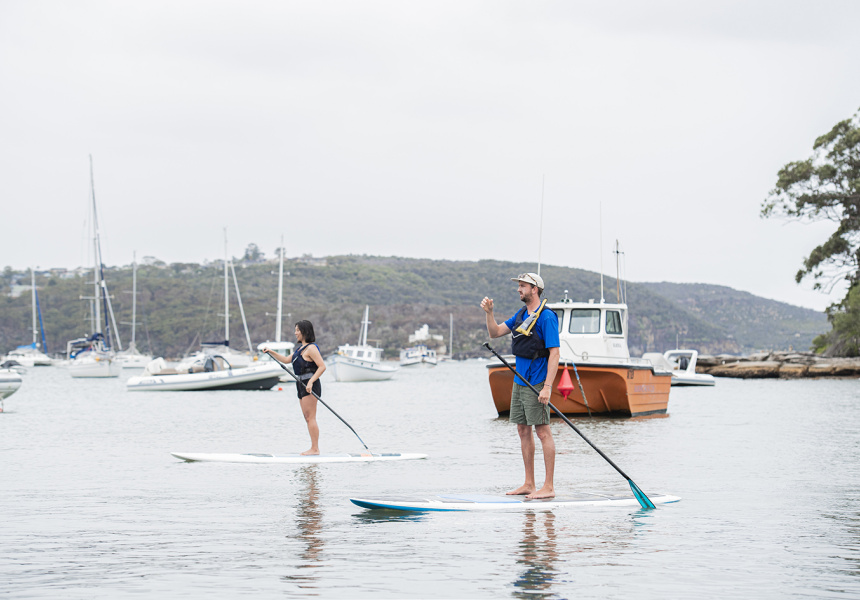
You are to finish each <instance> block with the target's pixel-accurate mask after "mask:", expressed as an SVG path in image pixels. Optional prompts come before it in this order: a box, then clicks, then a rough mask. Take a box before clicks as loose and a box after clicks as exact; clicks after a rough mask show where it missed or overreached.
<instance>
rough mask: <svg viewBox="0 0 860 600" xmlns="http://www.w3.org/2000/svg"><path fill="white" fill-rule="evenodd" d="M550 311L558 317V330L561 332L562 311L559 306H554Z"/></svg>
mask: <svg viewBox="0 0 860 600" xmlns="http://www.w3.org/2000/svg"><path fill="white" fill-rule="evenodd" d="M552 312H554V313H555V316H556V317H558V332H559V333H561V324H562V323H563V322H564V311H563V310H562V309H560V308H554V309H552Z"/></svg>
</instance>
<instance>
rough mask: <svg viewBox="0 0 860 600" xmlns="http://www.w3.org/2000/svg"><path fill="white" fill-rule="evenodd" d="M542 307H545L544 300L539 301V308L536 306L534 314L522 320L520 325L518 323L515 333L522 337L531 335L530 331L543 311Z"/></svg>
mask: <svg viewBox="0 0 860 600" xmlns="http://www.w3.org/2000/svg"><path fill="white" fill-rule="evenodd" d="M544 306H546V298H544V299H543V300H541V302H540V306H538V308H537V310H536V311H535V312H534V314H531V315H529V316H528V317H527V318H526V319H524V320H523V322H522V323H520V326H519V327H517V329H516V331H517V333H521V334H523V335H531V334H532V329H534V327H535V323H537V320H538V317H539V316H540V314H541V312H542V311H543V308H544Z"/></svg>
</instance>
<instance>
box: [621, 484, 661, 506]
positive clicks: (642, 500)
mask: <svg viewBox="0 0 860 600" xmlns="http://www.w3.org/2000/svg"><path fill="white" fill-rule="evenodd" d="M627 482H628V483H629V484H630V489H631V490H633V495H634V496H636V499H637V500H638V501H639V506H641V507H642V508H657V507H656V506H654V503H653V502H651V499H650V498H649V497H648V496H646V495H645V492H643V491H642V490H640V489H639V487H638V486H637V485H636V484H635V483H633V480H632V479H628V480H627Z"/></svg>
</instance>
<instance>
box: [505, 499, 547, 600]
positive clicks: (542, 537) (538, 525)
mask: <svg viewBox="0 0 860 600" xmlns="http://www.w3.org/2000/svg"><path fill="white" fill-rule="evenodd" d="M519 546H520V556H519V558H518V559H517V564H519V565H522V566H523V567H524V570H523V571H522V572H521V573H520V575H519V577H517V579H516V580H515V581H514V588H515V589H514V592H513V596H514V597H515V598H549V597H551V596H553V591H552V584H553V583H554V581H555V576H556V575H557V573H558V572H557V571H556V570H555V563H556V561H557V560H558V548H557V545H556V531H555V513H553V512H552V511H546V512H539V513H534V512H527V513H525V521H524V522H523V539H522V541H521V542H520V545H519Z"/></svg>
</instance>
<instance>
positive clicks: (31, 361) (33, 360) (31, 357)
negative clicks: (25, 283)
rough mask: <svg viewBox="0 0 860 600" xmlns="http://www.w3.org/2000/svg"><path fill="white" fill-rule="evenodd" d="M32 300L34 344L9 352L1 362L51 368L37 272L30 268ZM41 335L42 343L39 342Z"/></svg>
mask: <svg viewBox="0 0 860 600" xmlns="http://www.w3.org/2000/svg"><path fill="white" fill-rule="evenodd" d="M30 298H31V299H32V303H33V309H32V314H33V327H32V330H33V342H32V343H30V344H26V345H24V346H18V347H17V348H15V349H14V350H12V351H11V352H9V353H8V354H7V355H6V356H5V357H4V358H2V359H0V362H4V361H7V360H14V361H15V362H17V363H18V364H19V365H21V366H23V367H50V366H51V365H52V364H54V361H53V360H52V359H51V357H50V356H48V355H47V354H45V350H46V348H47V347H48V346H47V342H46V341H45V330H44V328H43V327H42V309H41V308H40V307H39V292H38V291H36V271H35V270H34V269H33V268H32V267H31V268H30ZM40 333H41V336H42V341H41V343H40V342H39V334H40Z"/></svg>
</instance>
